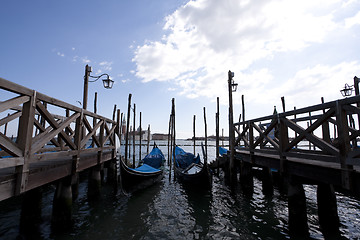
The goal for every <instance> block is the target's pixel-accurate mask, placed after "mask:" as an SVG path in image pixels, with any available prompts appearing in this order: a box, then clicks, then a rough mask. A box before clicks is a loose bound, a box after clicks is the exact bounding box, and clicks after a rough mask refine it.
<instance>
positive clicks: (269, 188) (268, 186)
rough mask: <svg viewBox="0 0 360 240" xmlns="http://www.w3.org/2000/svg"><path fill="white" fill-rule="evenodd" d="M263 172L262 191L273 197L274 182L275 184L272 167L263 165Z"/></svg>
mask: <svg viewBox="0 0 360 240" xmlns="http://www.w3.org/2000/svg"><path fill="white" fill-rule="evenodd" d="M261 173H262V193H263V194H264V195H265V196H267V197H271V196H273V194H274V184H273V178H272V172H271V169H270V168H268V167H263V169H262V171H261Z"/></svg>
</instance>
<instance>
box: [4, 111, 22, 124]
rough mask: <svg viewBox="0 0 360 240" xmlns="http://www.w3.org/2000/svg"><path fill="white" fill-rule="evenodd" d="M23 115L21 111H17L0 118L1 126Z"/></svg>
mask: <svg viewBox="0 0 360 240" xmlns="http://www.w3.org/2000/svg"><path fill="white" fill-rule="evenodd" d="M20 116H21V112H15V113H12V114H10V115H8V116H6V117H4V118H3V119H0V126H2V125H4V124H6V123H8V122H11V121H12V120H14V119H16V118H18V117H20Z"/></svg>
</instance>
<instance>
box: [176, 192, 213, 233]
mask: <svg viewBox="0 0 360 240" xmlns="http://www.w3.org/2000/svg"><path fill="white" fill-rule="evenodd" d="M183 189H184V192H185V194H186V196H187V200H188V207H189V213H190V215H191V217H192V218H193V219H194V225H193V227H192V229H190V231H191V232H192V234H193V237H192V238H193V239H205V237H206V236H208V233H209V229H210V226H211V225H212V224H213V218H212V214H211V201H212V193H211V190H209V189H201V188H191V187H189V186H183Z"/></svg>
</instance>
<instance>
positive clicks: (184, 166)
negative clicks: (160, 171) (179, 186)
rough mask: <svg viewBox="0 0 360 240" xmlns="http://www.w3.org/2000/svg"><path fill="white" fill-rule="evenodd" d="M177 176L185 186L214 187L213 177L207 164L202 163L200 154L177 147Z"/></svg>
mask: <svg viewBox="0 0 360 240" xmlns="http://www.w3.org/2000/svg"><path fill="white" fill-rule="evenodd" d="M174 155H175V158H174V159H175V164H174V165H175V176H176V178H177V179H178V180H179V181H180V182H182V183H183V184H185V185H188V186H192V187H201V188H207V187H211V185H212V175H211V173H210V169H209V167H208V164H207V162H206V161H205V163H202V162H201V161H200V156H199V154H198V155H197V156H196V157H195V155H194V154H192V153H188V152H185V151H184V150H183V149H182V148H180V147H178V146H176V147H175V154H174Z"/></svg>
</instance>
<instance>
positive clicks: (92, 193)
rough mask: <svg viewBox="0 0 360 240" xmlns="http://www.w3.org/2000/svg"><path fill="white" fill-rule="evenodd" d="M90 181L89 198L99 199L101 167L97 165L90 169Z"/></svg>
mask: <svg viewBox="0 0 360 240" xmlns="http://www.w3.org/2000/svg"><path fill="white" fill-rule="evenodd" d="M88 181H89V182H88V191H87V196H88V198H89V199H94V198H98V197H99V196H100V190H101V165H96V166H94V167H92V168H91V169H90V172H89V180H88Z"/></svg>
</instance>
